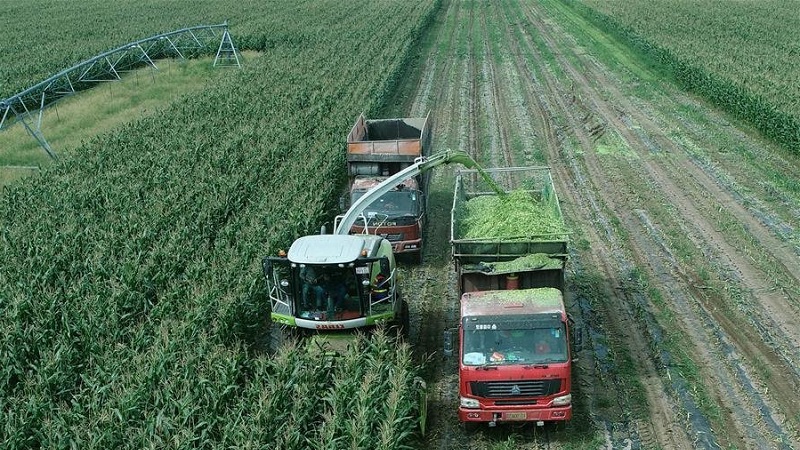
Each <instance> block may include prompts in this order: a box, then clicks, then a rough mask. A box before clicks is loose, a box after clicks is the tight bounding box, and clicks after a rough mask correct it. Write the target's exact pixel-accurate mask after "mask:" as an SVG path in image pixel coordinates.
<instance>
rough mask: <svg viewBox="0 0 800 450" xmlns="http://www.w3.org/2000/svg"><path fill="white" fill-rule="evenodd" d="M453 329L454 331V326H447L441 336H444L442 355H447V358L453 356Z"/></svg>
mask: <svg viewBox="0 0 800 450" xmlns="http://www.w3.org/2000/svg"><path fill="white" fill-rule="evenodd" d="M455 331H456V328H448V329H446V330H444V336H443V338H444V339H443V340H444V350H443V353H444V356H445V357H447V358H449V357H451V356H453V350H454V348H455V343H454V340H455V338H454V337H453V334H454V333H455Z"/></svg>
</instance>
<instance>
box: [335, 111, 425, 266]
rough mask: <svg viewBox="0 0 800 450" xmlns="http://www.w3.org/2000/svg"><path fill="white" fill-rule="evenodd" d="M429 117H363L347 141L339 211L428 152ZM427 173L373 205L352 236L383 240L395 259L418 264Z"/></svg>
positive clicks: (359, 119) (398, 187)
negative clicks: (345, 187) (343, 197)
mask: <svg viewBox="0 0 800 450" xmlns="http://www.w3.org/2000/svg"><path fill="white" fill-rule="evenodd" d="M429 147H430V120H429V118H428V117H418V118H417V117H412V118H399V119H377V120H367V119H366V118H365V117H364V115H363V114H361V115H359V117H358V120H356V123H355V124H354V125H353V128H352V129H351V130H350V133H349V134H348V135H347V171H348V175H349V179H350V182H349V186H348V192H347V196H346V200H347V201H345V202H343V205H342V206H343V209H346V207H347V206H349V205H350V204H352V203H353V202H355V201H356V200H357V199H358V198H359V197H361V196H362V195H364V193H366V192H367V191H368V190H369V189H371V188H372V187H374V186H377V185H378V184H379V183H380V182H381V181H383V180H385V179H386V178H387V177H388V176H391V175H394V174H396V173H398V172H400V171H401V170H403V169H405V168H407V167H409V166H410V165H412V164H414V162H415V161H416V160H417V158H419V157H420V156H427V155H428V154H429V150H430V148H429ZM429 176H430V175H429V174H428V173H422V174H420V175H418V176H416V177H413V178H409V179H407V180H405V181H403V182H401V183H400V184H398V185H397V187H396V188H394V189H393V190H392V191H390V192H387V193H386V194H384V195H383V196H382V197H381V198H379V199H378V200H376V201H375V202H373V203H372V204H371V205H370V206H368V207H367V209H366V210H365V211H364V214H363V216H362V218H361V219H359V220H358V221H357V222H356V223H355V225H354V226H353V227H352V229H351V232H352V233H362V232H364V229H365V228H366V232H367V233H369V234H375V235H379V236H383V237H385V238H386V239H388V240H389V241H390V242H391V243H392V246H393V250H394V253H395V254H398V255H408V256H410V257H411V259H413V260H416V261H420V260H421V257H422V245H423V237H422V231H423V228H424V225H425V222H426V220H427V211H426V209H427V208H426V207H427V196H426V191H427V188H428V180H429Z"/></svg>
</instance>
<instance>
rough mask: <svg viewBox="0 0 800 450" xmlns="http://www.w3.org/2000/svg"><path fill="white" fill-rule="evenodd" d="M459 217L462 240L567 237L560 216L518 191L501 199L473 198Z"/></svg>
mask: <svg viewBox="0 0 800 450" xmlns="http://www.w3.org/2000/svg"><path fill="white" fill-rule="evenodd" d="M461 214H462V217H461V220H460V223H461V227H460V230H459V231H460V234H461V236H460V238H462V239H486V238H503V239H528V238H531V239H535V238H536V237H537V236H550V235H557V234H565V233H566V229H565V228H564V223H563V221H562V220H561V217H560V216H557V215H556V214H555V213H554V212H553V210H552V209H551V208H549V207H548V206H547V205H545V204H543V203H542V202H540V201H538V200H537V199H535V198H534V197H533V196H532V195H531V194H530V193H529V192H526V191H524V190H520V189H518V190H514V191H511V192H509V193H508V194H506V195H505V196H503V197H500V196H496V195H481V196H477V197H474V198H472V199H470V200H468V201H467V202H465V203H464V207H463V211H462V213H461Z"/></svg>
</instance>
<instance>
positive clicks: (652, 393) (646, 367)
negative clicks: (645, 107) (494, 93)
mask: <svg viewBox="0 0 800 450" xmlns="http://www.w3.org/2000/svg"><path fill="white" fill-rule="evenodd" d="M531 8H533V7H531ZM523 15H524V18H525V20H526V22H528V23H530V24H535V23H536V22H537V21H538V19H537V18H536V17H535V16H534V14H533V11H532V9H528V8H524V7H523ZM507 20H508V22H509V23H510V24H514V23H516V27H515V30H513V31H510V32H509V33H512V34H514V33H515V34H516V35H518V36H521V38H520V42H517V40H516V39H514V38H509V39H507V40H508V42H510V43H512V53H513V54H515V55H524V54H530V55H532V58H531V60H533V61H544V60H545V59H544V55H542V54H541V53H540V51H539V50H538V49H537V47H536V44H535V43H534V42H533V38H532V37H531V36H530V35H528V34H527V32H526V30H525V28H524V26H523V25H522V24H521V23H520V22H518V21H514V20H512V17H510V16H507ZM537 29H538V30H539V32H540V34H541V29H540V28H537ZM520 46H521V47H524V49H522V50H521V49H520ZM549 49H550V51H551V52H557V51H558V50H557V49H555V48H553V47H552V46H550V47H549ZM515 62H516V67H517V71H518V72H520V73H524V74H526V78H528V79H530V80H533V81H538V83H531V84H530V85H529V90H528V91H527V92H526V96H527V98H528V99H529V101H530V103H531V104H536V105H538V108H539V109H540V110H542V111H543V114H550V115H551V118H552V116H558V117H560V118H562V120H566V123H564V124H563V125H562V126H563V127H564V128H563V129H564V131H565V133H568V135H569V136H572V137H574V138H575V140H576V141H577V142H578V144H579V146H580V148H581V149H583V150H584V151H587V150H588V151H591V150H592V149H593V145H594V137H595V133H596V131H597V128H596V127H587V126H586V122H585V121H584V120H575V117H574V116H572V115H571V114H570V112H569V111H570V109H571V106H572V105H571V104H570V103H568V102H567V101H566V98H567V95H565V94H566V92H565V91H564V89H563V88H562V87H561V86H560V83H559V82H558V81H557V80H556V78H555V76H554V75H553V74H552V73H551V71H550V70H544V69H543V70H542V79H541V80H536V76H535V72H534V70H533V69H532V68H531V67H529V66H528V65H527V64H529V63H530V62H529V61H526V60H525V57H524V56H519V57H518V58H516V60H515ZM559 62H560V63H561V64H563V61H559ZM540 97H544V98H545V99H546V100H539V99H540ZM545 133H548V131H547V130H545ZM549 134H550V135H551V137H548V141H550V143H549V145H548V147H549V151H548V153H549V155H550V158H549V159H550V160H551V162H552V163H551V165H552V166H554V167H553V168H554V172H555V173H556V178H557V179H558V180H559V183H560V184H561V186H562V187H560V188H559V194H560V195H562V194H563V193H567V192H571V193H574V194H573V195H572V196H571V197H572V201H571V202H570V203H571V204H574V205H584V206H581V207H579V208H577V209H578V210H579V211H582V212H581V214H580V215H581V216H583V219H582V220H581V222H583V223H591V222H593V221H594V222H596V223H598V222H599V225H601V227H600V229H601V230H604V231H605V233H604V236H603V238H601V236H600V235H598V234H597V233H595V232H594V231H593V230H594V227H589V228H590V230H592V231H591V234H593V237H592V238H591V239H590V242H592V249H593V250H594V255H593V256H592V259H593V260H594V264H591V265H587V264H586V263H585V262H577V263H573V265H574V266H576V269H575V270H576V272H577V273H580V272H581V271H582V270H583V267H590V266H591V267H595V268H602V269H601V272H602V273H603V276H602V278H603V279H604V282H603V286H602V287H601V289H602V292H603V294H604V295H605V296H606V297H607V300H606V301H605V302H604V303H605V305H607V307H606V308H604V309H605V310H606V311H617V312H624V313H625V314H613V313H610V314H603V316H602V317H599V316H598V315H597V313H593V312H592V311H591V310H590V308H587V307H583V308H580V309H581V310H583V311H582V312H583V314H581V316H582V317H581V319H583V320H582V325H583V326H584V327H586V328H587V329H588V330H589V335H590V336H592V337H593V341H594V342H593V345H594V351H595V354H594V355H591V356H590V358H589V359H591V360H594V362H595V365H596V367H597V370H595V371H594V375H595V377H594V378H595V380H596V381H595V382H599V383H598V384H606V387H605V388H600V389H602V390H603V391H605V392H616V393H618V394H617V398H616V400H615V402H616V406H617V408H616V410H611V411H609V410H608V408H602V409H604V410H605V411H600V409H601V408H596V407H594V405H592V406H593V407H594V409H596V410H595V411H593V415H594V416H595V417H596V419H595V420H599V421H602V422H604V424H603V425H602V426H603V428H605V429H606V434H607V436H606V440H607V442H608V444H609V445H611V446H612V447H615V448H616V447H618V446H632V447H636V448H638V447H651V446H653V445H656V444H657V443H660V444H661V445H664V444H667V445H668V446H676V447H679V446H688V445H689V442H688V440H686V439H685V438H681V437H680V436H675V433H673V432H672V430H673V429H677V428H678V426H677V425H676V423H675V420H674V419H672V417H673V416H674V412H673V409H672V402H671V401H670V399H669V398H668V397H667V396H666V394H665V393H664V389H663V387H662V384H661V381H660V377H659V375H658V371H657V369H656V365H655V363H654V362H653V361H652V357H651V355H650V351H649V349H648V348H647V346H646V345H645V343H646V342H647V341H648V339H647V333H646V331H645V330H644V329H642V328H641V327H640V326H639V324H638V323H637V320H636V314H635V313H634V312H633V311H632V310H631V309H630V307H629V306H628V305H630V304H632V299H631V298H630V297H631V296H633V295H636V293H635V291H633V292H630V289H627V288H625V284H626V283H625V280H624V279H620V274H624V273H626V272H628V271H629V270H630V267H632V264H631V262H630V261H629V260H628V259H627V258H626V257H625V256H624V255H622V254H621V253H619V252H615V251H614V249H615V248H619V247H620V243H619V242H616V239H612V240H609V239H608V238H609V237H612V238H613V236H614V231H613V229H611V226H610V224H611V219H610V218H609V217H604V215H605V213H604V211H603V209H601V208H600V207H599V205H600V202H599V200H598V199H597V198H596V197H595V196H594V195H593V194H592V193H591V192H590V191H589V190H588V189H586V187H587V183H585V180H586V179H587V176H586V175H584V174H582V171H583V170H585V169H583V168H581V166H580V165H579V163H578V162H577V160H576V159H575V158H574V156H573V155H572V154H571V149H569V148H568V145H567V141H566V140H564V139H554V137H553V136H552V134H553V133H552V131H550V132H549ZM559 159H568V161H567V163H568V167H569V169H568V170H567V168H566V167H563V166H562V167H559V166H561V165H560V164H557V163H556V162H557V161H558V160H559ZM570 179H571V180H572V181H571V182H567V180H570ZM578 186H579V187H578ZM576 187H578V188H577V189H579V190H576ZM570 206H572V205H570ZM593 217H594V219H592V218H593ZM598 218H600V219H598ZM602 242H608V243H609V244H610V245H609V247H606V248H602V246H599V245H598V243H602ZM615 286H616V288H615ZM577 300H578V301H579V302H581V301H584V302H585V300H582V299H577ZM593 322H599V323H598V324H593ZM601 341H609V342H610V343H611V345H610V347H611V349H612V350H613V348H614V347H616V346H622V345H626V344H627V346H628V351H629V352H630V353H631V358H632V359H633V360H634V361H636V362H637V364H638V367H637V372H638V373H639V379H640V380H641V383H642V385H643V386H644V390H645V392H646V395H647V398H648V404H649V405H651V409H652V411H650V412H649V413H648V414H647V415H648V416H651V417H654V418H657V419H656V420H650V421H649V423H641V421H638V420H637V419H636V418H635V416H637V415H640V414H641V413H637V414H631V412H632V411H637V410H639V411H641V408H642V407H643V405H636V404H630V400H629V399H627V398H624V394H625V389H619V387H620V386H621V385H622V384H623V383H624V380H620V379H617V378H616V377H615V376H614V374H613V371H612V370H610V369H608V368H607V367H609V366H610V367H613V364H614V361H612V360H610V358H609V356H608V355H609V353H608V350H609V346H605V345H600V344H599V342H601ZM623 343H624V344H623ZM612 354H613V353H612ZM582 358H583V356H582ZM586 366H587V365H586V364H579V367H580V368H581V369H584V370H585V369H587V367H586ZM590 370H591V369H590ZM598 387H599V386H594V387H593V388H590V389H588V393H589V394H590V395H593V394H591V393H592V392H596V391H597V388H598ZM592 403H594V402H593V401H592V399H591V398H590V404H592ZM609 412H610V413H611V415H607V414H608V413H609ZM615 417H616V418H615Z"/></svg>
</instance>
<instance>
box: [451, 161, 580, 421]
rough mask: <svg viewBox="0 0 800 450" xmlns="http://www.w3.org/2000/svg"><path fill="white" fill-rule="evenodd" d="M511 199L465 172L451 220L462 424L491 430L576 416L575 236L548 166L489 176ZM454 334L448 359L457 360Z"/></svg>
mask: <svg viewBox="0 0 800 450" xmlns="http://www.w3.org/2000/svg"><path fill="white" fill-rule="evenodd" d="M486 172H488V173H489V174H490V175H491V177H492V178H493V179H494V180H495V182H496V183H497V184H500V185H501V186H502V187H503V190H505V191H506V195H505V196H504V197H502V198H501V197H498V196H497V195H496V194H494V193H493V192H491V191H490V190H488V189H487V188H486V183H485V182H483V180H482V178H481V177H479V176H478V174H477V173H476V172H475V171H461V172H459V173H458V175H457V177H456V186H455V193H454V199H453V207H452V211H451V213H452V216H451V243H452V251H453V260H454V265H455V270H456V272H457V279H458V292H459V295H460V296H461V297H460V316H459V322H460V323H459V326H458V328H457V330H458V335H457V344H458V359H459V397H460V402H459V408H458V418H459V420H460V421H461V423H462V424H463V425H464V427H465V428H466V429H474V428H476V427H477V426H478V424H481V423H484V424H488V425H489V426H495V425H497V424H498V423H502V422H517V423H519V422H524V421H527V422H534V423H536V424H537V425H543V424H544V423H545V422H554V421H566V420H569V419H570V418H571V417H572V395H571V364H572V349H571V339H570V331H571V330H570V328H571V327H570V321H569V319H568V316H567V313H566V310H565V307H564V299H563V292H564V267H565V263H566V260H567V234H566V229H565V226H564V222H563V217H562V215H561V209H560V206H559V203H558V199H557V197H556V193H555V191H554V189H553V181H552V178H551V175H550V171H549V168H547V167H515V168H503V169H488V170H487V171H486ZM453 342H454V338H453V330H449V331H446V333H445V354H452V353H453V351H452V350H453V348H452V347H453Z"/></svg>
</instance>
